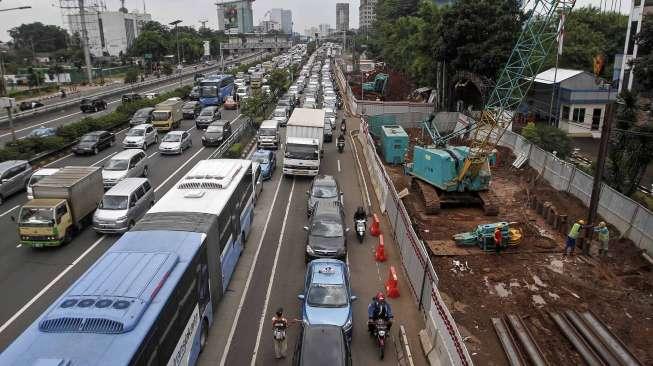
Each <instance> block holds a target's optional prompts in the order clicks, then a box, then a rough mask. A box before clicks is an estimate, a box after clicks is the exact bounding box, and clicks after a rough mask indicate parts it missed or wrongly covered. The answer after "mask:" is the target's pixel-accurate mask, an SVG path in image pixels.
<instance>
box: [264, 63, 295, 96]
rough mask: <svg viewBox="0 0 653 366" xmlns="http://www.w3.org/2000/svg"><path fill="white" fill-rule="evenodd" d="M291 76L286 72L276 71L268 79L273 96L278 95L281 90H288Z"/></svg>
mask: <svg viewBox="0 0 653 366" xmlns="http://www.w3.org/2000/svg"><path fill="white" fill-rule="evenodd" d="M289 84H290V75H288V72H287V71H286V70H279V69H274V70H273V71H272V73H271V74H270V77H269V78H268V85H270V89H271V90H272V94H274V95H277V94H278V93H279V92H280V91H281V90H285V89H287V88H288V87H289V86H290V85H289Z"/></svg>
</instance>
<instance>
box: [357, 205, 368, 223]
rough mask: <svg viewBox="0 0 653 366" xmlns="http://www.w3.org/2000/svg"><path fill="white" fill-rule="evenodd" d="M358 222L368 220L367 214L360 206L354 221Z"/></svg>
mask: <svg viewBox="0 0 653 366" xmlns="http://www.w3.org/2000/svg"><path fill="white" fill-rule="evenodd" d="M358 220H367V214H366V213H365V209H364V208H363V206H358V208H357V209H356V212H354V221H358Z"/></svg>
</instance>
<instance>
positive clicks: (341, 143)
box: [336, 139, 345, 153]
mask: <svg viewBox="0 0 653 366" xmlns="http://www.w3.org/2000/svg"><path fill="white" fill-rule="evenodd" d="M336 146H338V152H339V153H341V152H342V151H343V150H344V149H345V140H344V139H342V140H341V139H338V142H337V143H336Z"/></svg>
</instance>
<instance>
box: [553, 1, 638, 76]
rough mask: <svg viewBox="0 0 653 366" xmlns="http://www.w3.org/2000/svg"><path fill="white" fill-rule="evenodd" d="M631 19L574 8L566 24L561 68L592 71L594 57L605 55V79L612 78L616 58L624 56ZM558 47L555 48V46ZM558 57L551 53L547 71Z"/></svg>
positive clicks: (590, 7)
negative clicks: (617, 55)
mask: <svg viewBox="0 0 653 366" xmlns="http://www.w3.org/2000/svg"><path fill="white" fill-rule="evenodd" d="M627 23H628V16H627V15H624V14H620V13H613V12H602V11H601V10H600V9H599V8H596V7H592V6H589V7H584V8H579V9H575V10H574V11H573V12H571V13H570V14H569V16H568V17H567V20H566V22H565V37H564V46H563V52H562V55H560V57H559V61H558V62H559V63H558V64H559V66H560V67H563V68H569V69H576V70H586V71H589V72H593V58H594V56H596V55H598V54H603V55H604V56H605V67H604V68H603V73H602V74H601V75H602V76H603V77H607V78H612V68H613V64H614V56H615V54H618V53H623V50H624V42H625V41H626V32H625V29H626V25H627ZM554 47H555V45H554ZM555 59H556V54H555V52H553V51H552V52H551V53H550V54H549V57H548V58H547V61H546V63H545V66H544V68H550V67H554V66H555Z"/></svg>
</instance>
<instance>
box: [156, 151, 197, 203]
mask: <svg viewBox="0 0 653 366" xmlns="http://www.w3.org/2000/svg"><path fill="white" fill-rule="evenodd" d="M202 151H204V147H202V148H201V149H199V150H197V152H196V153H195V154H194V155H193V156H191V157H190V158H189V159H188V160H186V162H185V163H183V164H182V165H181V166H180V167H179V168H177V170H175V171H174V172H172V174H170V176H169V177H168V178H166V180H164V181H163V183H161V184H159V185H158V186H157V187H156V188H154V192H156V191H158V190H159V189H160V188H161V187H163V185H164V184H166V183H168V181H169V180H170V179H172V178H173V177H174V176H175V175H176V174H177V173H179V171H180V170H182V169H183V168H184V167H185V166H186V165H188V163H190V162H191V160H193V159H195V157H196V156H197V155H199V153H201V152H202Z"/></svg>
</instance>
